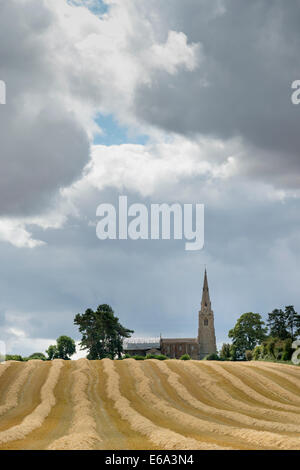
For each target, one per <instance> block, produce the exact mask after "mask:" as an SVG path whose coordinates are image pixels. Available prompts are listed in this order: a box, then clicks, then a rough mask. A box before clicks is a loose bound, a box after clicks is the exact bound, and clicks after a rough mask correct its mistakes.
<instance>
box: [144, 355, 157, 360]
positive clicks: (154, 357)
mask: <svg viewBox="0 0 300 470" xmlns="http://www.w3.org/2000/svg"><path fill="white" fill-rule="evenodd" d="M158 355H159V354H147V355H146V359H157V356H158Z"/></svg>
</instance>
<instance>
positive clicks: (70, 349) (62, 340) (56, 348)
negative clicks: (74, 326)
mask: <svg viewBox="0 0 300 470" xmlns="http://www.w3.org/2000/svg"><path fill="white" fill-rule="evenodd" d="M75 353H76V345H75V341H74V340H73V339H72V338H70V337H69V336H60V337H59V338H57V340H56V344H51V345H50V346H49V348H48V349H47V351H46V354H47V355H48V359H49V360H50V361H51V360H52V359H64V360H65V361H68V360H70V358H71V356H72V355H73V354H75Z"/></svg>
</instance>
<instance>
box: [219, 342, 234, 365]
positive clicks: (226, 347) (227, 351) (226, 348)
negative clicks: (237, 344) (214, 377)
mask: <svg viewBox="0 0 300 470" xmlns="http://www.w3.org/2000/svg"><path fill="white" fill-rule="evenodd" d="M220 359H221V361H230V360H231V344H228V343H223V345H222V348H221V351H220Z"/></svg>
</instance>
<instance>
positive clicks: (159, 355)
mask: <svg viewBox="0 0 300 470" xmlns="http://www.w3.org/2000/svg"><path fill="white" fill-rule="evenodd" d="M155 359H158V360H159V361H165V360H166V359H169V358H168V357H167V356H165V355H164V354H157V356H155Z"/></svg>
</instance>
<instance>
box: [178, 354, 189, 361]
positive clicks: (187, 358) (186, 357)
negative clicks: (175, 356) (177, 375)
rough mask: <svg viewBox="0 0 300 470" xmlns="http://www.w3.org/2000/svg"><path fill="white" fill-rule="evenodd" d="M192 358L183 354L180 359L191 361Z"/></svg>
mask: <svg viewBox="0 0 300 470" xmlns="http://www.w3.org/2000/svg"><path fill="white" fill-rule="evenodd" d="M190 359H191V356H190V355H189V354H183V355H182V356H181V358H180V360H181V361H189V360H190Z"/></svg>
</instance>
